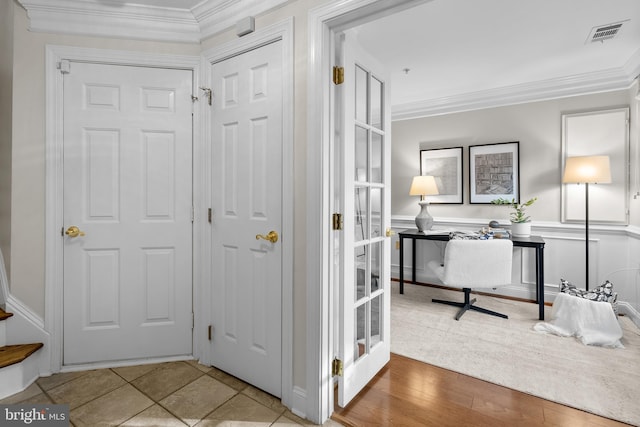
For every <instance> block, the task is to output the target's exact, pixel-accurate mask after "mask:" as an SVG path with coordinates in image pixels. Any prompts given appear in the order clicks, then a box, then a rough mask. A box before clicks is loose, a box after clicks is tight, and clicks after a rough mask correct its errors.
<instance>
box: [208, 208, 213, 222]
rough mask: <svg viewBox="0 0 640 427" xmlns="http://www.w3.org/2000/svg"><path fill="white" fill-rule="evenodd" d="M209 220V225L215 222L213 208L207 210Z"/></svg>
mask: <svg viewBox="0 0 640 427" xmlns="http://www.w3.org/2000/svg"><path fill="white" fill-rule="evenodd" d="M207 220H208V221H209V224H211V221H213V209H211V208H209V209H207Z"/></svg>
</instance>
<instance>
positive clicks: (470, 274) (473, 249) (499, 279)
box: [428, 239, 513, 320]
mask: <svg viewBox="0 0 640 427" xmlns="http://www.w3.org/2000/svg"><path fill="white" fill-rule="evenodd" d="M512 258H513V243H512V242H511V240H508V239H493V240H450V241H449V242H447V246H446V248H445V252H444V266H442V265H440V263H438V262H437V261H431V262H429V264H428V266H429V267H430V268H431V269H433V270H434V272H435V273H436V274H437V275H438V278H439V279H440V280H441V281H442V283H443V284H444V285H446V286H450V287H454V288H462V290H463V292H464V302H454V301H444V300H439V299H433V300H432V301H433V302H436V303H440V304H448V305H453V306H456V307H461V308H460V311H458V314H457V315H456V320H460V317H462V315H463V314H464V313H465V312H466V311H467V310H475V311H479V312H481V313H485V314H491V315H493V316H498V317H503V318H505V319H507V318H508V317H507V316H506V315H504V314H501V313H497V312H495V311H491V310H487V309H485V308H481V307H477V306H475V305H473V304H474V303H475V302H476V300H475V298H474V299H473V300H471V301H470V300H469V295H470V293H471V289H472V288H473V289H479V288H496V287H498V286H505V285H508V284H510V283H511V260H512Z"/></svg>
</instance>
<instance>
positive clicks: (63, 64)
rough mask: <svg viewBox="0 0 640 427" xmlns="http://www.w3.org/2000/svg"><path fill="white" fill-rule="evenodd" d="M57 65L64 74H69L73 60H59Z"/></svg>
mask: <svg viewBox="0 0 640 427" xmlns="http://www.w3.org/2000/svg"><path fill="white" fill-rule="evenodd" d="M57 67H58V70H60V72H61V73H62V74H69V73H70V72H71V62H70V61H69V60H68V59H63V60H62V61H60V62H58V64H57Z"/></svg>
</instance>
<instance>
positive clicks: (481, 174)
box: [469, 142, 520, 203]
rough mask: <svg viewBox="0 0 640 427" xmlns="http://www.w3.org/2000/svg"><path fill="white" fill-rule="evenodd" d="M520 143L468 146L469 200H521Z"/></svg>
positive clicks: (476, 201) (489, 201) (471, 201)
mask: <svg viewBox="0 0 640 427" xmlns="http://www.w3.org/2000/svg"><path fill="white" fill-rule="evenodd" d="M519 148H520V143H519V142H502V143H498V144H484V145H471V146H469V202H470V203H491V201H492V200H495V199H498V198H504V199H509V200H511V199H515V201H516V202H517V203H519V202H520V178H519V176H520V154H519V151H520V150H519Z"/></svg>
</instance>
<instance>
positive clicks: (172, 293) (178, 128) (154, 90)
mask: <svg viewBox="0 0 640 427" xmlns="http://www.w3.org/2000/svg"><path fill="white" fill-rule="evenodd" d="M192 85H193V75H192V72H191V71H189V70H178V69H166V68H151V67H135V66H122V65H107V64H96V63H83V62H72V63H70V66H69V69H68V71H66V72H65V74H64V89H63V96H64V143H63V149H64V154H63V162H64V188H63V193H64V197H63V221H64V228H63V230H61V231H62V238H63V239H64V273H63V277H64V285H63V286H64V300H63V301H64V323H63V325H64V350H63V364H64V365H71V364H86V363H92V362H104V361H117V360H130V359H140V358H151V357H153V358H156V357H168V356H188V355H191V354H192V299H191V295H192V219H191V217H192V105H191V104H192V101H191V94H192Z"/></svg>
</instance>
